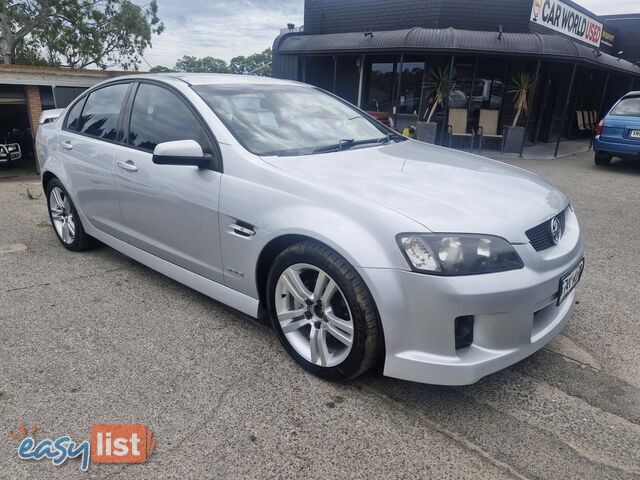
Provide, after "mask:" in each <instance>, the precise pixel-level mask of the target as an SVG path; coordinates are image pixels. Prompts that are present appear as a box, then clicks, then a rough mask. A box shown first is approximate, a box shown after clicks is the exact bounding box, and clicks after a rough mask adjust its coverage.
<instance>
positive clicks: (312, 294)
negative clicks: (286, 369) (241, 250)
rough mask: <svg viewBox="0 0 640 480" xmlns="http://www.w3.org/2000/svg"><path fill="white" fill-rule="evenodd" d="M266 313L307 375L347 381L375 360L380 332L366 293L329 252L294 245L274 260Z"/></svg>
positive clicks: (353, 274)
mask: <svg viewBox="0 0 640 480" xmlns="http://www.w3.org/2000/svg"><path fill="white" fill-rule="evenodd" d="M267 295H268V299H267V302H268V307H269V314H270V317H271V321H272V323H273V326H274V328H275V330H276V332H277V334H278V337H279V338H280V341H281V342H282V344H283V345H284V347H285V349H286V350H287V352H288V353H289V354H290V355H291V356H292V357H293V358H294V359H295V360H296V361H297V362H298V363H299V364H300V365H301V366H302V367H304V368H305V369H307V370H308V371H310V372H312V373H314V374H316V375H318V376H320V377H323V378H327V379H331V380H349V379H351V378H354V377H356V376H358V375H360V374H362V373H364V372H365V371H367V370H368V369H370V368H371V367H372V366H373V365H375V363H376V362H377V360H378V359H379V353H380V352H379V351H380V349H381V343H382V334H381V332H380V328H379V322H378V314H377V310H376V308H375V304H374V301H373V298H372V296H371V293H370V292H369V290H368V289H367V287H366V285H365V284H364V281H363V280H362V278H361V277H360V275H358V273H357V272H356V271H355V269H354V268H353V267H352V266H351V265H350V264H349V263H348V262H347V261H346V260H345V259H344V258H343V257H341V256H340V255H338V254H337V253H336V252H335V251H333V250H331V249H330V248H328V247H326V246H324V245H321V244H318V243H315V242H311V241H308V242H300V243H297V244H295V245H292V246H291V247H289V248H287V249H286V250H284V251H283V252H282V253H281V254H280V255H279V256H278V257H277V258H276V260H275V261H274V263H273V265H272V268H271V272H270V274H269V278H268V281H267Z"/></svg>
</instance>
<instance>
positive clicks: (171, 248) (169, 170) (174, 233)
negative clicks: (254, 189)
mask: <svg viewBox="0 0 640 480" xmlns="http://www.w3.org/2000/svg"><path fill="white" fill-rule="evenodd" d="M129 125H130V126H129V128H128V134H127V143H128V148H124V149H123V154H122V155H121V157H120V158H119V159H118V161H117V162H116V168H115V176H116V180H117V185H118V197H119V200H120V207H121V209H122V214H123V217H124V229H123V232H122V236H123V237H124V238H123V239H124V240H125V241H127V242H128V243H131V244H132V245H134V246H137V247H138V248H140V249H142V250H145V251H146V252H149V253H151V254H154V255H156V256H158V257H160V258H163V259H164V260H167V261H169V262H171V263H173V264H176V265H179V266H181V267H183V268H186V269H187V270H190V271H192V272H194V273H197V274H199V275H202V276H204V277H207V278H209V279H211V280H214V281H218V282H222V279H223V275H222V255H221V249H220V234H219V228H218V200H219V198H218V197H219V190H220V178H221V173H220V172H217V171H213V170H207V169H201V168H198V167H195V166H175V165H156V164H154V163H153V162H152V156H153V155H152V153H153V149H154V148H155V146H156V145H157V144H159V143H163V142H169V141H174V140H195V141H197V142H198V143H199V144H200V145H201V146H202V150H203V151H204V152H205V153H210V154H213V153H214V152H213V148H214V147H213V142H212V140H211V137H210V136H209V134H208V133H207V129H206V127H205V126H204V124H203V123H202V122H201V120H200V119H199V118H198V117H197V115H196V114H195V112H194V111H192V109H191V108H189V106H188V105H187V104H186V103H185V101H184V100H183V99H182V98H181V97H180V96H179V95H178V94H177V93H176V92H174V91H172V90H170V89H169V88H165V87H163V86H160V85H157V84H153V83H140V84H139V86H138V88H137V91H136V92H135V97H134V100H133V105H132V108H131V118H130V123H129ZM125 130H126V129H125Z"/></svg>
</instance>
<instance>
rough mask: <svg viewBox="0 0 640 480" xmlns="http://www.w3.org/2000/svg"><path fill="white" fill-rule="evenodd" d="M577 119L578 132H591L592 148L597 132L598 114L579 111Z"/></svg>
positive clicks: (590, 141) (593, 111)
mask: <svg viewBox="0 0 640 480" xmlns="http://www.w3.org/2000/svg"><path fill="white" fill-rule="evenodd" d="M576 119H577V122H578V130H579V131H581V132H589V148H591V146H592V145H593V136H594V135H595V132H596V124H597V122H598V113H597V112H596V111H595V110H578V111H576Z"/></svg>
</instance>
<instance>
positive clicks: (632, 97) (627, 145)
mask: <svg viewBox="0 0 640 480" xmlns="http://www.w3.org/2000/svg"><path fill="white" fill-rule="evenodd" d="M593 149H594V151H595V162H596V165H609V163H611V159H612V158H613V157H619V158H637V157H638V156H640V91H638V92H629V93H627V94H626V95H624V96H623V97H622V98H621V99H620V100H618V101H617V102H616V104H615V105H614V106H613V108H612V109H611V110H610V111H609V113H607V115H606V116H605V117H604V118H603V119H602V120H600V123H598V127H597V128H596V137H595V140H594V144H593Z"/></svg>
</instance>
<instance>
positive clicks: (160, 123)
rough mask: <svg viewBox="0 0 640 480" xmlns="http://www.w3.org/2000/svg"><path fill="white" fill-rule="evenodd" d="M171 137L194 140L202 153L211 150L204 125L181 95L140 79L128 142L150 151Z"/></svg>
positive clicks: (173, 139)
mask: <svg viewBox="0 0 640 480" xmlns="http://www.w3.org/2000/svg"><path fill="white" fill-rule="evenodd" d="M175 140H195V141H196V142H198V143H199V144H200V146H201V147H202V151H203V152H204V153H210V154H213V145H212V144H211V141H210V140H209V137H208V135H207V133H206V131H205V129H204V127H203V126H202V124H201V123H200V122H199V121H198V119H197V118H196V116H195V115H194V113H193V112H192V111H191V110H190V109H189V107H187V105H186V104H185V103H184V102H183V101H182V99H180V98H179V97H178V96H177V95H176V94H175V93H173V92H171V91H169V90H167V89H166V88H162V87H158V86H156V85H151V84H148V83H141V84H140V86H139V87H138V92H137V93H136V98H135V100H134V102H133V108H132V110H131V123H130V126H129V145H131V146H134V147H136V148H141V149H143V150H147V151H149V152H153V149H154V148H155V147H156V145H157V144H159V143H163V142H172V141H175Z"/></svg>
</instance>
